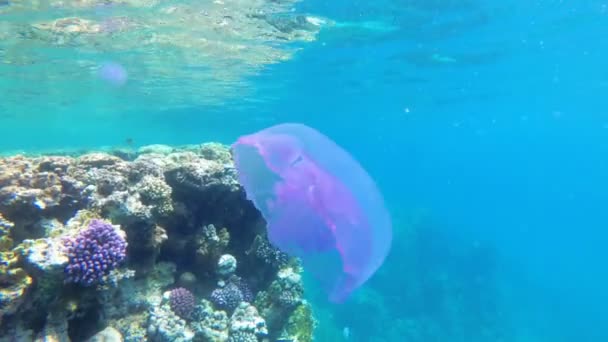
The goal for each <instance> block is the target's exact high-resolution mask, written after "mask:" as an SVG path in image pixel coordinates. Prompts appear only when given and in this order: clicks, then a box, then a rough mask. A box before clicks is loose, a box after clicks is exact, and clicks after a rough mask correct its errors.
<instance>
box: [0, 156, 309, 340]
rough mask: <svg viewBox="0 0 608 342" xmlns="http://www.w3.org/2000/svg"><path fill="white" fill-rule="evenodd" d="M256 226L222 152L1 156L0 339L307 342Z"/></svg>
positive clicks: (286, 280)
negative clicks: (276, 341)
mask: <svg viewBox="0 0 608 342" xmlns="http://www.w3.org/2000/svg"><path fill="white" fill-rule="evenodd" d="M121 156H122V157H123V158H124V159H123V158H121ZM264 228H265V227H264V224H263V220H262V219H261V217H260V214H259V212H258V211H257V210H256V209H255V208H254V207H253V205H252V204H251V203H250V202H249V201H247V200H246V197H245V195H244V193H243V190H242V188H241V187H240V185H239V184H238V182H237V181H236V179H235V175H234V168H233V166H232V162H231V157H230V150H229V149H228V148H227V147H225V146H223V145H220V144H204V145H200V146H187V147H176V148H174V147H168V146H148V147H143V148H140V149H139V150H138V151H137V152H134V153H133V154H124V153H122V152H121V151H116V152H115V153H114V152H111V151H109V152H107V153H106V152H103V153H102V152H92V153H87V154H83V155H75V156H47V155H42V156H34V157H25V156H12V157H7V158H0V308H1V310H0V341H4V340H5V339H9V338H13V337H14V338H17V339H18V340H23V341H37V340H40V341H43V340H44V341H51V340H57V341H125V342H135V341H138V342H140V341H162V342H164V341H194V342H198V341H217V342H220V341H223V342H228V341H232V342H236V341H273V340H276V339H278V338H281V339H283V340H294V341H295V340H297V341H299V342H306V341H312V329H313V327H314V319H313V316H312V311H311V310H310V307H309V306H308V304H307V303H306V302H305V301H304V300H303V287H302V282H301V277H300V271H301V269H300V267H299V265H298V263H297V260H292V259H290V258H288V257H287V255H285V254H284V253H282V252H280V251H278V250H276V249H275V248H274V247H272V245H270V243H269V242H268V240H267V238H266V237H265V229H264Z"/></svg>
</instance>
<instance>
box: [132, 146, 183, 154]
mask: <svg viewBox="0 0 608 342" xmlns="http://www.w3.org/2000/svg"><path fill="white" fill-rule="evenodd" d="M173 151H175V149H174V148H173V147H171V146H168V145H161V144H154V145H146V146H142V147H140V148H138V149H137V153H139V154H164V155H167V154H169V153H171V152H173Z"/></svg>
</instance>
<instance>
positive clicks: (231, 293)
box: [211, 283, 243, 311]
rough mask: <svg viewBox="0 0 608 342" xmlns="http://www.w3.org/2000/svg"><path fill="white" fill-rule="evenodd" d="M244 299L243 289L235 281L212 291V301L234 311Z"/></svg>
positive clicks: (223, 308)
mask: <svg viewBox="0 0 608 342" xmlns="http://www.w3.org/2000/svg"><path fill="white" fill-rule="evenodd" d="M242 301H243V294H242V293H241V290H240V289H239V288H238V286H236V285H235V284H234V283H228V284H227V285H226V286H224V287H221V288H217V289H215V290H213V292H211V302H212V303H213V304H214V305H215V306H216V307H217V308H218V309H222V310H227V311H232V310H234V309H235V308H236V307H237V306H238V305H239V304H240V303H241V302H242Z"/></svg>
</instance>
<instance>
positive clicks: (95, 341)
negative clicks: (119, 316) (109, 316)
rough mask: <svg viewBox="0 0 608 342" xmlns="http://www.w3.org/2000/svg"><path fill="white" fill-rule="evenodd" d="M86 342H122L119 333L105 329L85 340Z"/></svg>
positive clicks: (109, 328)
mask: <svg viewBox="0 0 608 342" xmlns="http://www.w3.org/2000/svg"><path fill="white" fill-rule="evenodd" d="M87 342H123V338H122V335H121V333H120V331H118V330H116V329H114V328H112V327H107V328H105V329H103V330H102V331H100V332H98V333H97V334H95V335H94V336H93V337H91V338H90V339H88V340H87Z"/></svg>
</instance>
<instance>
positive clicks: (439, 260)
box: [0, 0, 608, 342]
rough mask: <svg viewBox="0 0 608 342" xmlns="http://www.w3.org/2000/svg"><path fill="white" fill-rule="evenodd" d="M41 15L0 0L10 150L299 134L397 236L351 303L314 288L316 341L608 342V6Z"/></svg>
mask: <svg viewBox="0 0 608 342" xmlns="http://www.w3.org/2000/svg"><path fill="white" fill-rule="evenodd" d="M44 3H46V2H44ZM48 3H49V4H48V5H44V6H42V5H39V2H35V1H10V0H9V1H8V4H4V5H2V2H1V1H0V19H2V20H1V21H0V62H1V63H0V92H1V93H2V94H3V96H2V101H0V137H2V138H1V139H0V151H1V152H3V153H4V154H12V153H15V152H17V151H26V152H38V151H56V150H63V149H69V150H74V149H76V150H78V149H91V148H100V147H102V146H110V147H129V145H134V146H141V145H146V144H153V143H164V144H170V145H177V144H194V143H200V142H203V141H219V142H222V143H226V144H228V143H231V142H233V141H234V140H235V139H236V138H237V137H238V136H239V135H242V134H247V133H251V132H254V131H257V130H259V129H261V128H264V127H267V126H270V125H272V124H277V123H281V122H302V123H305V124H307V125H310V126H312V127H315V128H317V129H319V130H320V131H322V132H323V133H325V134H326V135H328V136H330V137H332V139H334V140H335V141H337V142H338V143H339V144H340V145H342V146H343V147H345V148H346V149H347V150H349V151H350V152H351V153H352V154H353V155H354V156H355V157H356V158H357V159H358V160H359V161H360V162H361V163H362V164H363V165H365V166H366V169H367V170H368V171H369V173H370V174H371V175H372V176H373V177H374V179H375V180H376V182H377V183H378V186H379V187H380V189H381V190H382V191H383V193H384V195H385V197H386V201H387V205H388V207H389V210H390V211H391V214H392V216H393V221H394V226H395V241H394V244H393V249H392V252H391V254H390V255H389V258H388V260H387V261H386V263H385V264H384V266H383V267H382V268H381V269H380V271H379V272H378V274H376V276H375V277H374V278H372V279H371V281H370V282H369V283H368V284H367V285H366V286H365V287H364V288H363V289H361V290H360V291H359V292H358V293H357V294H356V295H355V296H354V297H353V298H352V299H351V300H350V301H349V302H347V303H345V304H342V305H334V304H328V303H325V301H324V300H323V297H322V295H320V294H318V295H317V292H316V291H315V287H314V284H311V285H310V287H309V289H308V290H309V293H308V296H309V299H310V300H311V301H312V302H313V304H315V306H316V309H317V315H318V318H319V322H320V323H319V327H318V329H317V340H318V341H339V340H344V339H345V337H348V340H350V341H406V340H407V341H526V342H527V341H605V340H608V328H607V327H608V321H606V320H607V318H606V317H608V312H607V310H608V309H607V308H608V296H607V295H606V291H605V289H606V288H608V271H606V267H605V262H604V261H605V260H606V257H607V256H608V255H607V252H606V249H605V246H606V244H608V234H607V233H606V232H605V227H606V225H607V223H608V214H607V211H606V210H604V208H603V204H604V203H606V200H608V181H606V177H605V175H606V173H607V172H608V161H607V159H606V156H607V155H608V154H607V152H608V116H606V113H608V102H607V101H608V100H607V97H606V96H604V93H605V92H606V90H608V70H607V69H606V66H605V60H606V55H607V54H608V41H607V40H606V39H604V37H605V36H606V34H608V26H606V25H605V23H606V21H607V20H608V4H606V3H605V2H604V1H599V0H591V1H586V2H582V3H577V4H572V3H567V2H563V1H557V0H555V1H532V2H530V1H523V0H509V1H503V2H496V1H485V0H434V1H422V0H420V1H418V0H405V1H394V0H384V1H367V2H362V1H343V0H340V1H331V2H326V1H320V0H312V1H310V0H303V1H299V2H291V1H271V2H265V1H261V0H239V1H224V4H218V3H217V2H212V1H203V2H200V1H198V2H196V1H139V0H129V1H126V2H125V3H124V4H113V5H100V4H97V3H95V2H94V1H80V2H73V3H71V2H67V1H66V2H63V3H62V2H60V1H57V2H48ZM65 4H69V5H65ZM252 13H258V14H259V16H257V17H256V16H253V15H251V14H252ZM260 13H263V16H262V14H260ZM64 17H79V18H83V19H88V20H91V22H82V21H79V22H76V23H75V21H74V20H72V21H70V22H60V25H55V26H49V24H48V23H49V22H52V21H53V20H56V19H58V18H64ZM307 18H308V19H307ZM70 23H71V24H70ZM70 25H71V26H70ZM53 27H54V28H53ZM57 27H59V28H57ZM57 30H59V31H57ZM67 31H70V32H67ZM107 61H110V62H115V63H119V64H121V65H122V66H123V67H124V68H125V70H126V71H127V73H128V81H127V82H126V84H124V85H122V86H118V87H117V86H114V85H112V84H109V83H107V82H104V80H103V79H100V78H99V77H98V74H97V70H98V69H99V68H100V66H101V65H102V64H103V63H104V62H107ZM345 328H346V329H347V330H346V331H348V333H347V334H346V335H345V334H344V331H345V330H344V329H345Z"/></svg>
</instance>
